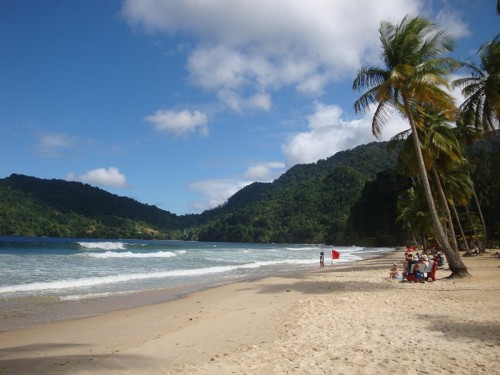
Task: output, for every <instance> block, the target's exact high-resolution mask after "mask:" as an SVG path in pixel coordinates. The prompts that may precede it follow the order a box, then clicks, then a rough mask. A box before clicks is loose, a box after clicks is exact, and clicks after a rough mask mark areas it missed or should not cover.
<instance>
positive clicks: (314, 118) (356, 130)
mask: <svg viewBox="0 0 500 375" xmlns="http://www.w3.org/2000/svg"><path fill="white" fill-rule="evenodd" d="M343 115H344V113H343V111H342V109H341V108H340V107H339V106H337V105H327V104H322V103H317V104H316V105H315V111H314V113H313V114H312V115H310V116H308V118H307V120H308V131H305V132H301V133H298V134H294V135H292V136H291V137H290V138H289V139H288V140H287V142H286V143H285V144H284V145H283V146H282V151H283V153H284V155H285V157H286V161H287V166H288V167H291V166H293V165H295V164H303V163H314V162H316V161H318V160H320V159H325V158H328V157H329V156H332V155H334V154H335V153H337V152H338V151H342V150H346V149H350V148H353V147H355V146H358V145H361V144H365V143H369V142H373V141H376V139H375V137H374V136H373V134H372V128H371V121H372V116H373V111H370V112H367V113H366V114H365V116H364V117H363V118H362V119H356V120H345V119H343V118H342V117H343ZM407 128H408V124H407V123H406V122H404V120H402V119H401V118H400V117H399V116H398V115H397V114H396V113H394V114H393V117H392V118H391V119H390V120H389V122H388V123H387V125H386V126H385V127H384V129H383V132H382V137H381V140H388V139H390V138H391V137H392V136H394V135H395V134H397V133H399V132H401V131H403V130H405V129H407Z"/></svg>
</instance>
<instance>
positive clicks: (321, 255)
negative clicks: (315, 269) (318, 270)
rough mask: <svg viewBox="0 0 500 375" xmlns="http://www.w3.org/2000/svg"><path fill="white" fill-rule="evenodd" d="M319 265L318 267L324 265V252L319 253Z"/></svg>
mask: <svg viewBox="0 0 500 375" xmlns="http://www.w3.org/2000/svg"><path fill="white" fill-rule="evenodd" d="M319 266H320V267H324V266H325V253H324V252H321V253H319Z"/></svg>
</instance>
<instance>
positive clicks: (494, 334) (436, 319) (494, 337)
mask: <svg viewBox="0 0 500 375" xmlns="http://www.w3.org/2000/svg"><path fill="white" fill-rule="evenodd" d="M418 317H419V318H420V319H422V320H425V321H427V322H428V324H429V329H430V330H432V331H436V332H441V333H443V334H444V335H445V336H446V338H447V339H448V340H450V341H458V340H464V339H474V340H479V341H483V342H488V343H489V344H490V345H491V346H494V347H498V345H500V323H498V322H493V321H491V322H474V321H465V322H464V321H457V320H453V319H450V318H449V317H446V316H436V315H429V314H420V315H418Z"/></svg>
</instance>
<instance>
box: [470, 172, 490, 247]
mask: <svg viewBox="0 0 500 375" xmlns="http://www.w3.org/2000/svg"><path fill="white" fill-rule="evenodd" d="M467 176H468V177H469V182H470V187H471V189H472V195H473V196H474V201H475V202H476V206H477V212H478V213H479V218H480V219H481V225H482V226H483V236H484V238H483V248H482V250H486V246H487V245H486V222H485V221H484V217H483V210H481V205H480V204H479V199H478V197H477V194H476V189H475V188H474V182H473V181H472V178H471V176H470V172H469V169H468V167H467Z"/></svg>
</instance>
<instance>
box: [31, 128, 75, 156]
mask: <svg viewBox="0 0 500 375" xmlns="http://www.w3.org/2000/svg"><path fill="white" fill-rule="evenodd" d="M74 142H75V140H74V138H73V137H72V136H70V135H67V134H60V133H59V134H57V133H43V134H40V136H39V140H38V143H37V144H36V146H35V150H36V152H37V153H38V154H39V155H41V156H46V157H60V156H62V153H63V152H64V151H66V150H68V149H71V148H72V147H73V144H74Z"/></svg>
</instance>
